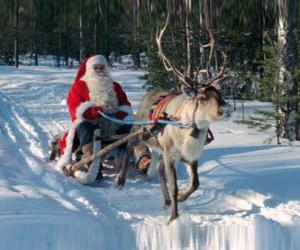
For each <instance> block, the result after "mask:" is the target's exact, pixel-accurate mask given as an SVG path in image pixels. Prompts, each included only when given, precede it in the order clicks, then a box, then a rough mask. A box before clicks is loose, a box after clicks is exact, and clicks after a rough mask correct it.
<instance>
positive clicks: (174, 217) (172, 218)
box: [167, 214, 178, 225]
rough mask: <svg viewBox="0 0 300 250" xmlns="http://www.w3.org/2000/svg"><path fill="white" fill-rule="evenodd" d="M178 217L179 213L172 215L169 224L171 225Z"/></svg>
mask: <svg viewBox="0 0 300 250" xmlns="http://www.w3.org/2000/svg"><path fill="white" fill-rule="evenodd" d="M177 217H178V214H176V215H171V216H170V218H169V219H168V222H167V225H170V223H171V222H173V221H174V220H176V219H177Z"/></svg>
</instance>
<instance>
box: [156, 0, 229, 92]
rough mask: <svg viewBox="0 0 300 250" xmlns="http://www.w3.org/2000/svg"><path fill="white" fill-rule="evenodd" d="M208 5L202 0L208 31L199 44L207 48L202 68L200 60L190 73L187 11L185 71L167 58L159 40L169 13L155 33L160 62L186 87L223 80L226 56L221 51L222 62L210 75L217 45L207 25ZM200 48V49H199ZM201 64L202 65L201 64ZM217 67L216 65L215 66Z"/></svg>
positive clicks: (204, 48) (202, 47) (200, 85)
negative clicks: (163, 23) (205, 39)
mask: <svg viewBox="0 0 300 250" xmlns="http://www.w3.org/2000/svg"><path fill="white" fill-rule="evenodd" d="M208 13H209V10H208V5H207V0H205V1H204V9H203V14H204V22H205V31H206V32H207V33H208V37H209V41H208V43H206V44H201V43H200V48H201V50H206V49H207V50H209V55H208V58H207V62H206V64H205V66H204V67H203V68H201V65H200V64H201V62H200V63H199V65H197V66H195V69H196V70H192V72H195V73H194V74H192V75H190V72H191V56H190V47H189V46H190V41H191V39H190V37H189V18H188V13H186V27H185V29H186V32H185V33H186V40H187V41H186V42H187V61H188V65H187V67H186V71H184V72H181V71H180V70H179V69H178V68H177V67H176V66H175V65H174V64H172V62H171V61H170V60H169V59H168V58H167V56H166V55H165V53H164V51H163V49H162V44H161V40H162V37H163V35H164V33H165V31H166V29H167V27H168V25H169V20H170V13H168V15H167V19H166V23H165V25H164V27H163V28H162V29H161V30H160V31H157V33H156V43H157V46H158V55H159V57H160V58H161V59H162V62H163V64H164V67H165V69H166V70H167V71H168V72H173V73H174V74H175V75H176V76H177V77H178V78H179V80H180V82H181V83H182V84H184V85H185V86H188V87H196V88H202V87H208V86H210V85H212V84H214V85H215V84H217V83H219V82H220V81H222V80H223V78H225V77H224V73H225V64H226V56H225V54H224V52H223V51H221V52H220V53H221V55H220V56H221V57H222V64H221V67H219V71H218V72H217V74H216V75H215V76H211V67H212V63H213V61H214V62H215V64H217V57H218V55H217V45H216V41H215V39H214V36H213V32H212V30H211V29H210V27H209V23H210V22H209V17H208ZM201 50H200V51H201ZM200 53H201V52H200ZM202 66H203V65H202ZM216 68H218V67H216ZM199 74H203V75H204V77H203V78H204V79H203V78H202V79H200V77H199Z"/></svg>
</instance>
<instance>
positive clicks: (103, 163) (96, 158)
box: [49, 129, 149, 187]
mask: <svg viewBox="0 0 300 250" xmlns="http://www.w3.org/2000/svg"><path fill="white" fill-rule="evenodd" d="M148 133H149V132H147V131H146V130H143V129H140V130H137V131H135V132H133V133H130V134H121V135H110V136H106V135H102V134H101V130H100V129H96V130H95V132H94V138H93V147H94V148H93V155H91V156H90V157H87V158H82V152H81V151H80V149H78V150H75V151H74V152H73V153H72V162H71V164H68V165H67V166H65V167H64V169H63V172H64V174H65V175H67V176H71V177H74V178H75V179H77V180H78V181H79V182H80V183H82V184H93V183H94V182H95V181H96V180H97V179H101V178H102V177H103V175H105V176H108V175H110V176H115V184H116V185H117V186H118V187H122V186H123V185H124V183H125V174H126V170H125V168H126V167H127V165H128V162H129V158H130V153H131V151H130V150H129V149H128V148H126V147H120V146H122V145H124V144H126V143H128V142H132V141H135V140H140V138H142V137H145V136H147V134H148ZM61 136H62V135H61V134H59V135H56V136H54V137H53V138H52V140H51V149H50V156H49V160H51V161H53V160H58V159H59V157H60V156H61V154H60V149H59V140H60V138H61ZM87 165H89V167H88V168H87V167H86V166H87Z"/></svg>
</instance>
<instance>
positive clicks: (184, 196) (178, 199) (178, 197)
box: [177, 194, 188, 202]
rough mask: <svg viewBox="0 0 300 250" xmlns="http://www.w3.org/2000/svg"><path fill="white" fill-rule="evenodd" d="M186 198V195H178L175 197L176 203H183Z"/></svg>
mask: <svg viewBox="0 0 300 250" xmlns="http://www.w3.org/2000/svg"><path fill="white" fill-rule="evenodd" d="M187 198H188V196H187V195H183V194H182V195H180V194H179V195H178V196H177V201H178V202H183V201H185V200H186V199H187Z"/></svg>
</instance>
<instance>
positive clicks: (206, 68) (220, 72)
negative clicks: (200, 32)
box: [195, 0, 226, 87]
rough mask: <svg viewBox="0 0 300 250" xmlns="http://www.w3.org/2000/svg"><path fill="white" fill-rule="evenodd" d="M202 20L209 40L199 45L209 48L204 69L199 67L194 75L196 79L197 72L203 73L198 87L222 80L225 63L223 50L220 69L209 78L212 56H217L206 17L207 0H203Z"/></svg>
mask: <svg viewBox="0 0 300 250" xmlns="http://www.w3.org/2000/svg"><path fill="white" fill-rule="evenodd" d="M203 13H204V20H205V30H206V31H207V33H208V36H209V42H208V43H207V44H204V45H201V48H203V49H204V48H210V52H209V58H208V62H207V64H206V67H205V69H201V68H200V67H199V69H198V70H197V72H196V76H195V80H196V81H197V80H198V76H199V74H200V73H201V74H205V76H206V79H207V80H205V81H204V82H202V83H199V84H200V87H202V86H203V85H204V86H210V85H212V84H215V83H216V82H219V81H221V80H222V78H225V77H224V73H225V65H226V55H225V53H224V52H223V51H221V56H222V66H221V67H220V71H219V72H218V74H217V75H216V76H215V77H213V78H211V79H210V75H209V68H210V67H211V63H212V61H213V57H214V55H215V58H216V59H215V60H217V56H216V42H215V39H214V36H213V33H212V31H211V29H210V27H209V23H210V22H209V18H208V13H209V12H208V6H207V0H206V1H205V2H204V11H203Z"/></svg>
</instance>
